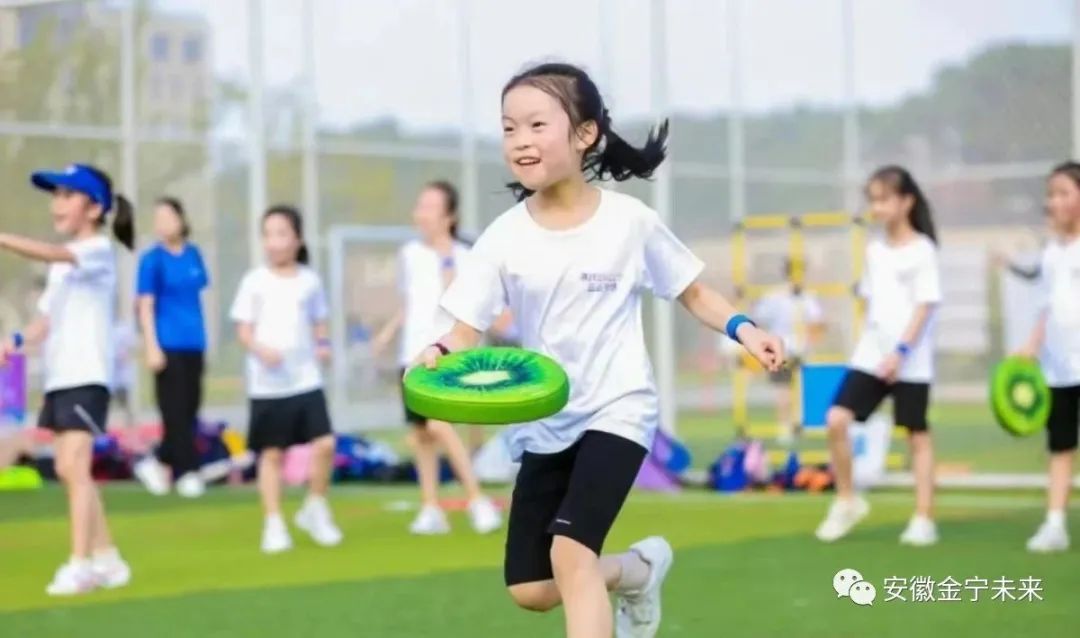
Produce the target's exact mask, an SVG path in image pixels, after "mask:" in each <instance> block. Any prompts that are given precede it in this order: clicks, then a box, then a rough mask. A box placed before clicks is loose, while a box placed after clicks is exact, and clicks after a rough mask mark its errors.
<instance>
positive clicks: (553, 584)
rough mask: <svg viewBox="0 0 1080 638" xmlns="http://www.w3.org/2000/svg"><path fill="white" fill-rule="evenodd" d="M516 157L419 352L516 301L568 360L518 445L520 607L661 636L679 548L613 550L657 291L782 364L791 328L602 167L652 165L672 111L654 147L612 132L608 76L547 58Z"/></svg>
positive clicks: (523, 78)
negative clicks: (717, 281) (709, 265)
mask: <svg viewBox="0 0 1080 638" xmlns="http://www.w3.org/2000/svg"><path fill="white" fill-rule="evenodd" d="M502 126H503V156H504V159H505V160H506V163H507V166H508V167H509V168H510V171H511V172H512V173H513V175H514V177H515V178H516V180H517V181H516V182H515V183H514V184H512V185H511V187H512V188H513V190H514V191H515V192H516V194H517V195H518V196H519V200H520V202H519V203H518V204H517V205H516V206H514V207H513V208H511V209H510V210H508V211H507V212H505V213H503V214H502V215H501V216H500V217H499V218H498V219H496V220H495V222H493V223H492V224H491V225H490V226H489V227H488V228H487V230H486V231H485V232H484V233H483V235H482V236H481V237H480V239H479V241H477V243H476V246H475V247H474V248H473V252H472V256H473V258H472V259H470V260H469V261H468V262H466V264H465V267H463V268H462V271H461V272H460V273H459V274H458V277H457V278H456V279H455V280H454V282H453V283H452V284H451V285H450V288H449V290H447V292H446V294H445V296H444V297H443V300H442V306H443V308H444V309H445V310H447V311H448V312H449V313H450V314H451V315H452V316H453V317H454V318H455V320H456V321H455V323H454V325H453V327H452V328H451V329H450V331H449V332H447V333H446V334H445V335H444V336H443V337H442V338H441V339H439V340H438V342H437V343H436V344H435V345H433V346H430V347H428V348H427V349H426V350H424V352H423V353H422V354H421V356H420V357H419V360H418V363H420V362H422V363H423V364H425V365H427V366H429V367H434V366H436V365H438V364H437V358H438V357H439V356H441V355H444V354H446V353H447V352H450V351H455V350H461V349H465V348H472V347H475V346H476V345H477V343H479V341H480V337H481V334H482V333H483V332H484V331H485V330H486V329H487V328H488V327H489V326H490V325H491V324H492V322H493V321H495V319H496V317H497V316H498V314H499V312H500V311H501V309H502V308H503V306H504V305H508V306H509V309H510V311H511V313H512V314H513V316H514V319H515V321H516V323H517V327H518V329H519V330H520V337H521V341H522V345H523V346H524V347H525V348H528V349H531V350H536V351H539V352H543V353H544V354H546V355H548V356H551V357H552V358H554V359H555V360H556V361H558V362H559V363H560V364H561V365H562V366H563V367H564V368H565V369H566V370H567V372H568V374H569V376H570V387H571V388H572V390H571V396H570V402H569V404H568V405H567V406H566V408H565V409H564V410H563V411H562V412H561V413H559V414H558V415H556V416H554V417H551V418H548V419H544V420H541V421H538V422H534V423H527V424H523V425H520V426H517V427H515V428H514V429H512V430H511V431H510V433H509V442H510V446H511V449H512V452H513V455H514V457H515V458H516V459H520V460H521V463H522V465H521V469H520V472H519V474H518V476H517V481H516V485H515V487H514V493H513V503H512V505H511V509H510V515H509V530H508V532H507V541H506V556H505V565H504V568H505V569H504V573H505V582H506V585H507V587H508V589H509V593H510V595H511V597H512V598H513V599H514V601H515V602H516V603H517V604H518V605H519V606H521V607H523V608H526V609H531V610H536V611H548V610H551V609H553V608H555V607H556V606H558V605H560V604H561V605H563V606H564V609H565V617H566V632H567V635H568V636H571V637H574V638H584V637H588V638H595V637H598V636H610V635H611V634H612V625H613V622H612V615H611V601H610V600H609V598H608V591H614V592H615V593H616V595H617V597H618V609H617V611H616V615H615V621H614V625H615V628H616V635H617V636H619V637H623V638H626V637H651V636H654V635H655V634H656V632H657V629H658V627H659V625H660V590H661V587H662V585H663V582H664V579H665V577H666V575H667V572H668V569H669V568H670V567H671V564H672V551H671V547H670V545H668V543H667V541H666V540H664V539H663V538H661V537H659V536H654V537H650V538H646V539H644V540H642V541H640V542H638V543H636V544H634V545H633V546H632V547H631V548H630V550H629V551H627V552H624V553H622V554H617V555H604V556H602V550H603V547H604V540H605V539H606V537H607V535H608V532H609V531H610V529H611V526H612V524H613V523H614V522H615V519H616V517H617V516H618V513H619V510H620V509H621V508H622V505H623V502H624V500H625V499H626V496H627V494H628V493H629V491H630V488H631V486H632V485H633V483H634V479H635V477H636V476H637V473H638V470H639V468H640V467H641V463H642V461H643V460H644V458H645V455H646V452H647V450H648V448H649V446H650V445H651V443H652V437H653V433H654V432H655V431H656V428H657V426H658V425H659V423H658V421H659V418H660V417H659V406H658V397H657V393H656V386H655V384H654V382H653V376H652V372H651V365H650V363H649V359H648V355H647V352H646V348H645V340H644V334H643V327H642V319H641V299H642V296H643V293H644V292H645V291H646V290H651V291H652V293H653V294H655V295H657V296H659V297H662V298H665V299H676V298H677V299H679V301H680V302H682V304H683V305H684V306H685V307H686V308H687V309H688V310H689V311H690V312H691V313H692V314H693V315H694V316H696V317H697V318H698V319H700V320H701V321H702V322H703V323H705V324H707V325H709V326H711V327H713V328H714V329H717V330H725V329H726V330H727V333H728V334H729V335H732V336H733V338H736V339H739V340H740V341H741V342H742V343H743V344H744V346H745V347H746V348H748V349H749V350H750V352H752V353H753V354H754V356H755V357H756V358H757V359H758V360H759V361H761V363H762V364H763V365H764V366H765V367H766V368H767V369H769V370H772V371H775V370H778V369H779V368H780V366H781V364H782V362H783V355H782V347H781V343H780V340H779V339H777V338H775V337H772V336H771V335H768V334H766V333H765V332H763V331H762V330H759V329H758V328H756V327H755V326H754V325H753V324H752V323H751V322H750V321H749V320H747V319H746V318H745V317H743V316H741V315H737V314H736V313H735V310H734V309H733V308H732V306H731V304H729V303H728V302H727V301H726V300H725V299H724V298H723V297H722V296H721V295H719V294H718V293H717V292H715V291H713V290H712V289H710V288H709V287H708V286H706V285H705V284H703V283H701V282H700V281H699V280H698V276H699V275H700V274H701V272H702V268H703V264H702V262H701V261H700V260H698V259H697V257H695V256H694V255H693V254H692V253H691V252H690V251H689V250H688V249H687V248H686V247H685V246H684V245H683V244H682V243H681V242H680V241H679V240H678V239H677V238H676V237H675V236H674V235H673V234H672V233H671V231H670V230H668V229H667V228H666V227H665V226H664V225H663V224H662V223H661V221H660V219H659V217H658V216H657V214H656V212H655V211H653V210H651V209H650V208H649V207H648V206H646V205H645V204H644V203H642V202H641V201H639V200H637V199H634V198H633V197H630V196H628V195H624V194H619V193H616V192H612V191H606V190H601V189H599V188H597V187H595V186H593V185H591V184H589V182H590V181H593V180H597V179H606V178H611V179H615V180H618V181H622V180H626V179H629V178H631V177H642V178H645V177H649V176H650V175H651V174H652V172H653V171H654V170H655V169H656V167H657V166H659V165H660V163H661V162H662V161H663V160H664V156H665V153H666V151H665V142H666V139H667V125H666V124H664V125H663V126H661V127H660V128H659V129H658V130H656V131H654V132H653V133H652V134H651V135H650V136H649V139H648V141H647V142H646V144H645V146H644V147H643V148H635V147H634V146H632V145H630V144H629V143H627V142H626V141H625V140H623V139H622V138H621V137H620V136H619V135H618V134H616V133H615V132H614V130H612V123H611V118H610V116H609V115H608V111H607V108H605V106H604V102H603V100H602V98H601V96H600V93H599V91H598V90H597V88H596V85H595V84H594V83H593V81H592V80H591V79H590V78H589V76H588V75H586V73H585V72H584V71H582V70H581V69H579V68H576V67H574V66H571V65H567V64H541V65H539V66H536V67H534V68H531V69H529V70H527V71H525V72H523V73H521V74H520V75H518V76H516V77H514V78H513V79H511V80H510V82H509V83H508V84H507V85H506V87H505V88H504V89H503V92H502Z"/></svg>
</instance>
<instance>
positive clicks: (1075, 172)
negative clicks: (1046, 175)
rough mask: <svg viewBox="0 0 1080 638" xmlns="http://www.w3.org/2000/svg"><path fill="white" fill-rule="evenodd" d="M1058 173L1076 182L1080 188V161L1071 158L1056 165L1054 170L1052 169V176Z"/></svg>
mask: <svg viewBox="0 0 1080 638" xmlns="http://www.w3.org/2000/svg"><path fill="white" fill-rule="evenodd" d="M1056 175H1064V176H1065V177H1068V178H1069V179H1071V180H1072V181H1073V183H1074V184H1076V187H1077V188H1080V162H1074V161H1072V160H1069V161H1067V162H1062V163H1060V164H1058V165H1057V166H1055V167H1054V170H1052V171H1050V177H1054V176H1056Z"/></svg>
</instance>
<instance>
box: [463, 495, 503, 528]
mask: <svg viewBox="0 0 1080 638" xmlns="http://www.w3.org/2000/svg"><path fill="white" fill-rule="evenodd" d="M469 520H470V521H472V526H473V529H474V530H476V533H477V534H490V533H491V532H494V531H495V530H497V529H499V528H500V527H502V514H500V513H499V508H497V507H495V503H493V502H492V501H491V499H490V498H488V497H486V496H481V497H480V498H477V499H473V500H471V501H469Z"/></svg>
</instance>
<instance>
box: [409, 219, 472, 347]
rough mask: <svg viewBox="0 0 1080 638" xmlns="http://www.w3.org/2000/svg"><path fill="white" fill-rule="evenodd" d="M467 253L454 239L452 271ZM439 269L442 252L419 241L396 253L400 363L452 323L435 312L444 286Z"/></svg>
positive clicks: (467, 248)
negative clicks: (401, 316) (401, 320)
mask: <svg viewBox="0 0 1080 638" xmlns="http://www.w3.org/2000/svg"><path fill="white" fill-rule="evenodd" d="M468 253H469V247H468V246H466V245H465V244H463V243H461V242H454V249H453V257H452V260H453V265H452V266H451V268H452V269H453V270H454V271H455V272H456V271H457V269H459V268H460V267H461V264H462V263H463V262H464V260H465V259H467V257H468ZM443 270H444V269H443V257H442V255H440V254H439V253H438V252H436V251H435V249H433V248H431V247H430V246H428V245H427V244H425V243H424V242H422V241H420V240H413V241H410V242H409V243H407V244H405V245H404V246H402V247H401V250H400V251H399V252H398V290H399V292H400V293H401V297H402V301H403V302H404V304H405V307H404V308H403V310H404V312H405V321H404V325H403V326H402V330H401V348H400V350H399V352H398V361H399V362H400V363H401V364H402V365H408V364H410V363H412V361H413V360H414V359H416V357H417V356H419V355H420V353H421V352H423V351H424V348H426V347H428V346H430V345H431V344H432V343H434V342H435V340H436V339H438V338H439V337H441V336H442V335H444V334H446V331H447V330H449V329H450V327H451V325H452V323H451V320H450V318H449V317H448V316H447V315H446V314H445V313H441V312H439V298H440V297H442V294H443V291H444V289H445V285H444V283H443Z"/></svg>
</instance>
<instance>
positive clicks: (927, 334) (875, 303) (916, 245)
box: [851, 234, 941, 383]
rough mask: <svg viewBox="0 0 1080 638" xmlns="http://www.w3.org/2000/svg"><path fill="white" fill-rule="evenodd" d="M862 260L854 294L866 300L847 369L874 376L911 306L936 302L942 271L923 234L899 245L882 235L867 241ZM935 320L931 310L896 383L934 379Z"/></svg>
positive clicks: (898, 335) (895, 343) (911, 311)
mask: <svg viewBox="0 0 1080 638" xmlns="http://www.w3.org/2000/svg"><path fill="white" fill-rule="evenodd" d="M865 263H866V271H865V273H864V274H863V279H862V281H861V282H860V283H859V293H860V295H862V296H863V297H864V298H866V300H867V303H868V305H867V309H866V325H865V327H864V329H863V333H862V336H861V337H860V338H859V341H858V343H857V344H856V346H855V352H854V354H852V357H851V367H852V368H855V369H856V370H861V371H863V372H866V373H869V374H876V373H877V369H878V366H880V365H881V362H882V361H883V360H884V358H885V357H886V356H887V355H889V354H890V353H892V352H895V351H896V347H897V346H898V345H899V344H900V339H901V338H902V337H903V334H904V331H905V330H907V327H908V324H909V323H911V318H912V315H914V313H915V308H916V307H917V306H919V305H922V304H938V303H940V302H941V272H940V270H939V268H938V257H937V247H936V246H934V242H933V241H931V240H930V238H929V237H927V236H925V235H922V234H919V235H917V236H916V238H915V239H914V240H912V241H909V242H907V243H906V244H903V245H902V246H891V245H889V244H888V243H887V242H885V241H884V240H883V239H881V238H875V239H873V240H871V241H870V243H869V245H868V246H867V248H866V262H865ZM935 323H936V321H935V319H934V315H933V314H931V315H930V318H929V319H928V320H927V322H926V325H925V326H924V327H923V331H922V334H921V335H920V336H919V339H918V341H916V342H915V343H914V344H911V352H910V353H908V356H907V357H906V358H905V359H904V362H903V364H902V365H901V366H900V372H899V375H898V379H899V380H900V381H907V382H911V383H930V382H931V381H932V380H933V378H934V332H935Z"/></svg>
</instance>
